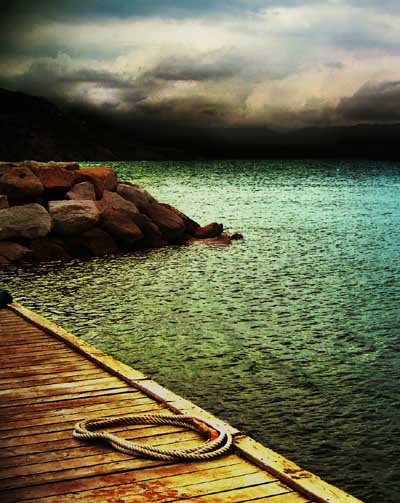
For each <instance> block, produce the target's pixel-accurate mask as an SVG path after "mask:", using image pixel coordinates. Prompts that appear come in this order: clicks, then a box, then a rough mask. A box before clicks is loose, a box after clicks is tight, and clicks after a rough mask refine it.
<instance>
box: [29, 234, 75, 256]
mask: <svg viewBox="0 0 400 503" xmlns="http://www.w3.org/2000/svg"><path fill="white" fill-rule="evenodd" d="M30 247H31V249H32V258H33V260H34V261H36V262H50V261H53V260H61V261H67V260H71V258H72V257H71V255H70V254H69V253H68V252H67V250H66V249H65V247H64V243H63V241H62V240H61V239H59V238H54V237H53V238H50V237H49V238H41V239H35V240H34V241H31V244H30Z"/></svg>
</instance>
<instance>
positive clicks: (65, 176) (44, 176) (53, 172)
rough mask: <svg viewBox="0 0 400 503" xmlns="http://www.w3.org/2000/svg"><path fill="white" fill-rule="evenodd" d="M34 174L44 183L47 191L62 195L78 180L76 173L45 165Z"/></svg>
mask: <svg viewBox="0 0 400 503" xmlns="http://www.w3.org/2000/svg"><path fill="white" fill-rule="evenodd" d="M34 172H35V174H36V176H37V177H38V178H39V180H40V181H41V182H42V185H43V187H44V190H45V191H52V192H53V193H54V192H56V193H57V192H58V193H60V194H62V195H64V194H65V192H67V190H68V189H70V188H71V187H72V185H73V184H74V183H75V179H76V175H75V172H74V171H70V170H67V169H64V168H62V167H60V166H56V165H54V166H49V165H43V166H40V167H39V168H35V171H34Z"/></svg>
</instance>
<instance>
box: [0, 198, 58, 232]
mask: <svg viewBox="0 0 400 503" xmlns="http://www.w3.org/2000/svg"><path fill="white" fill-rule="evenodd" d="M51 228H52V220H51V218H50V215H49V214H48V213H47V211H46V210H45V209H44V208H43V206H40V205H39V204H25V205H22V206H13V207H11V208H5V209H4V210H0V240H2V239H13V238H26V239H36V238H41V237H44V236H46V235H47V234H48V233H49V232H50V231H51Z"/></svg>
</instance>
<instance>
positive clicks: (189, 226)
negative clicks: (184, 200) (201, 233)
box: [163, 203, 200, 236]
mask: <svg viewBox="0 0 400 503" xmlns="http://www.w3.org/2000/svg"><path fill="white" fill-rule="evenodd" d="M163 206H165V207H166V208H169V209H170V210H171V211H173V212H174V213H175V214H176V215H178V217H180V218H181V219H182V220H183V223H184V224H185V232H187V233H188V234H190V235H191V236H193V235H194V233H195V231H196V229H198V228H199V227H200V224H198V223H197V222H195V221H194V220H192V219H191V218H189V217H188V216H187V215H185V214H184V213H182V212H181V211H179V210H178V209H176V208H175V207H174V206H171V205H170V204H165V203H163Z"/></svg>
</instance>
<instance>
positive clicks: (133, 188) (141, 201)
mask: <svg viewBox="0 0 400 503" xmlns="http://www.w3.org/2000/svg"><path fill="white" fill-rule="evenodd" d="M117 192H118V194H119V195H120V196H122V197H123V198H125V199H127V200H128V201H131V202H132V203H133V204H134V205H135V206H136V207H137V208H139V210H140V211H146V208H147V207H148V206H149V204H152V203H156V202H157V201H156V200H155V199H154V197H153V196H152V195H151V194H149V192H147V190H145V189H144V188H143V187H141V186H140V185H134V184H131V183H119V184H118V185H117Z"/></svg>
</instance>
